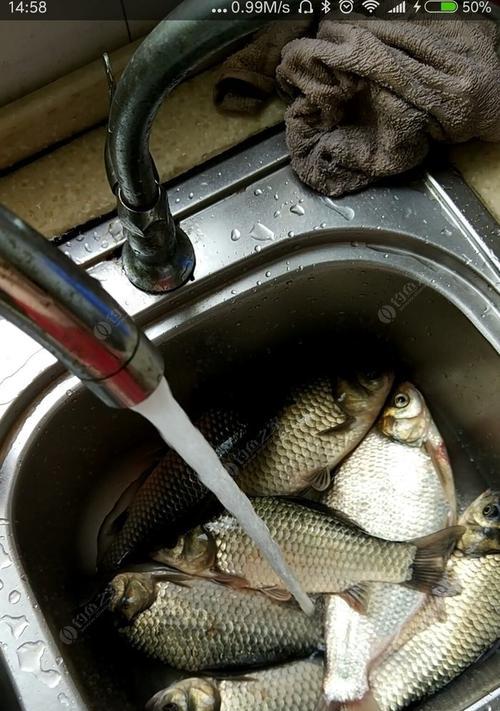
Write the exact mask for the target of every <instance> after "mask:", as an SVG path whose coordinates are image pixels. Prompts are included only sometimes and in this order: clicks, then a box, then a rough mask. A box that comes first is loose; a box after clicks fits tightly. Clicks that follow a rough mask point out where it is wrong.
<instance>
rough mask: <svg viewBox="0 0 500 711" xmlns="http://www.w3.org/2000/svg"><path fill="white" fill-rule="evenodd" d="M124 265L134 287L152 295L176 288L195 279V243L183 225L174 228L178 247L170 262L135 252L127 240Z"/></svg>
mask: <svg viewBox="0 0 500 711" xmlns="http://www.w3.org/2000/svg"><path fill="white" fill-rule="evenodd" d="M122 264H123V269H124V271H125V274H126V275H127V277H128V279H129V280H130V281H131V282H132V284H133V285H134V286H136V287H137V288H138V289H141V290H142V291H146V292H148V293H149V294H164V293H166V292H168V291H174V289H178V288H179V287H180V286H182V285H183V284H185V283H186V282H187V281H189V279H191V278H192V275H193V270H194V266H195V255H194V249H193V245H192V244H191V242H190V240H189V238H188V236H187V235H186V233H185V232H183V230H181V229H180V227H176V229H175V248H174V252H173V254H172V255H171V256H170V257H169V259H168V261H164V262H161V263H158V262H157V261H156V260H155V261H150V260H149V259H148V258H147V257H145V256H144V255H141V254H140V253H138V252H135V251H134V250H133V248H132V246H131V244H130V240H128V241H127V242H126V243H125V244H124V245H123V252H122Z"/></svg>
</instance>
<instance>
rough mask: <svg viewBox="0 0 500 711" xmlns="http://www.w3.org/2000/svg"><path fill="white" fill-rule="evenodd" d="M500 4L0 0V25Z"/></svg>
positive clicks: (349, 13)
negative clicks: (7, 21)
mask: <svg viewBox="0 0 500 711" xmlns="http://www.w3.org/2000/svg"><path fill="white" fill-rule="evenodd" d="M499 3H500V0H213V2H212V3H210V0H208V1H207V0H204V1H203V2H195V1H194V0H188V1H187V2H186V1H184V2H181V0H106V1H105V2H103V0H72V2H68V0H0V20H2V21H6V20H37V21H38V20H85V21H90V20H96V21H103V20H120V21H122V20H126V21H134V20H152V21H154V20H156V21H159V20H161V19H163V18H165V17H168V19H171V20H172V21H176V20H219V21H222V20H230V19H245V20H252V19H255V20H259V21H260V22H262V20H266V19H269V20H300V19H303V20H306V19H308V18H309V19H310V20H311V21H312V20H319V19H322V18H324V17H328V18H329V19H335V20H339V21H340V20H344V21H354V20H363V19H378V20H380V19H383V20H399V21H401V20H403V19H408V20H411V19H435V20H437V19H450V18H454V19H460V20H474V21H477V20H480V19H482V20H488V19H493V18H495V19H497V20H498V19H500V5H499Z"/></svg>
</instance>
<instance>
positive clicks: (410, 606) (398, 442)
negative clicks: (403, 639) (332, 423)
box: [322, 382, 456, 702]
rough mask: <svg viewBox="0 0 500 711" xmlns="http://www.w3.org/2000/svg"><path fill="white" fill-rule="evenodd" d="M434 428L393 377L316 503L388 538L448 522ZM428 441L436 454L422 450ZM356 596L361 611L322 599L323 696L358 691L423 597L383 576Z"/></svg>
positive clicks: (355, 695)
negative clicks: (385, 397) (388, 392)
mask: <svg viewBox="0 0 500 711" xmlns="http://www.w3.org/2000/svg"><path fill="white" fill-rule="evenodd" d="M437 432H438V431H437V427H436V425H435V424H434V422H433V420H432V417H431V414H430V412H429V410H428V408H427V405H426V403H425V400H424V398H423V396H422V394H421V393H420V392H419V391H418V389H417V388H416V387H415V386H414V385H412V384H411V383H408V382H403V383H400V384H398V386H397V387H396V388H395V389H394V392H393V394H392V396H391V398H390V399H389V401H388V403H387V405H386V407H385V408H384V409H383V411H382V413H381V415H380V417H379V419H378V421H377V422H376V424H375V425H374V427H373V428H372V429H371V430H370V432H369V433H368V435H367V436H366V437H365V439H364V440H363V441H362V442H361V444H359V446H358V447H357V448H356V449H355V450H354V452H352V454H350V455H349V457H347V459H346V460H345V461H344V462H343V463H342V464H340V466H339V467H338V469H337V470H336V472H335V477H334V482H333V485H332V487H331V489H330V490H329V491H327V492H326V493H325V494H324V495H323V497H322V500H323V503H325V504H326V505H327V506H329V507H330V508H332V509H334V510H339V511H342V512H343V513H345V514H347V515H348V516H349V517H351V518H352V519H353V520H355V521H356V522H357V523H359V524H360V525H361V526H363V527H364V528H365V530H366V531H368V532H369V533H370V534H372V535H375V536H381V537H383V538H386V539H390V540H398V539H408V538H415V537H417V536H425V535H428V534H431V533H433V532H434V531H437V530H439V529H441V528H443V527H444V526H446V525H447V524H450V523H453V522H454V521H455V518H456V511H455V506H456V503H455V494H454V483H453V478H452V477H453V475H452V473H451V465H450V464H449V461H448V458H447V455H446V448H445V445H444V442H443V440H442V438H441V437H440V436H438V435H437V434H436V433H437ZM429 442H431V444H432V447H435V448H438V449H439V453H440V455H439V458H437V457H433V456H431V455H430V454H429V452H428V448H427V447H428V444H429ZM441 462H443V465H442V466H441ZM450 492H451V495H450ZM364 597H365V600H366V609H365V610H364V614H361V613H360V612H359V611H357V610H354V609H352V607H351V608H350V607H349V606H348V605H347V603H346V602H345V601H344V600H343V599H342V598H340V597H339V596H337V595H333V596H331V597H330V598H329V599H328V601H327V602H326V618H325V637H326V660H327V661H326V671H325V683H324V691H325V696H326V699H327V700H328V701H329V702H332V701H339V702H340V701H349V700H354V699H359V698H362V697H363V695H364V694H365V693H366V692H367V691H368V669H369V665H370V663H371V661H372V660H373V659H374V658H375V657H377V656H378V655H379V654H380V653H381V652H382V651H383V649H384V647H386V646H387V645H388V644H389V643H390V642H391V639H393V638H394V637H395V636H396V635H397V633H398V630H399V629H400V628H401V626H402V625H403V624H404V623H405V621H406V620H407V619H408V618H409V617H410V615H411V614H412V613H414V612H415V611H416V610H417V609H418V607H419V606H420V605H422V604H423V603H424V601H425V593H422V592H420V591H418V590H411V589H408V588H404V587H402V586H400V585H391V584H386V583H370V584H367V585H366V586H365V588H364Z"/></svg>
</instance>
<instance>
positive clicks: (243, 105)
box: [215, 19, 313, 113]
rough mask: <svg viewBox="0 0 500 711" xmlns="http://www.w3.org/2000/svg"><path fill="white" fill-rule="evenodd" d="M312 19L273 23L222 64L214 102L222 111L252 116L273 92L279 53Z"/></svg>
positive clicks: (308, 25)
mask: <svg viewBox="0 0 500 711" xmlns="http://www.w3.org/2000/svg"><path fill="white" fill-rule="evenodd" d="M312 22H313V20H311V19H306V20H298V21H291V20H290V21H286V22H272V23H270V24H269V25H267V26H266V27H264V28H263V29H262V30H261V31H260V32H258V33H257V35H256V36H255V38H254V40H253V41H252V42H251V43H250V44H248V45H247V46H246V47H244V48H243V49H242V50H240V51H239V52H237V53H236V54H233V55H232V56H231V57H229V59H228V60H227V61H226V62H224V64H223V65H222V72H221V75H220V77H219V79H218V81H217V84H216V87H215V103H216V104H217V106H219V107H220V108H221V109H222V110H223V111H237V112H243V113H255V112H257V111H259V110H260V109H261V108H262V106H263V105H264V103H265V102H266V101H267V100H268V99H269V98H270V97H271V96H272V95H273V94H274V93H275V91H276V78H275V75H276V67H277V66H278V64H279V63H280V59H281V50H282V49H283V47H284V46H285V45H286V44H287V43H288V42H290V40H293V39H296V38H297V37H301V36H302V35H303V34H305V33H306V32H307V30H308V29H309V27H310V26H311V25H312Z"/></svg>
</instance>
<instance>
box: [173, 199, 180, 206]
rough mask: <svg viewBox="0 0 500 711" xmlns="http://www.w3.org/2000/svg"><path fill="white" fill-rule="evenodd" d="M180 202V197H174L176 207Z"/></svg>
mask: <svg viewBox="0 0 500 711" xmlns="http://www.w3.org/2000/svg"><path fill="white" fill-rule="evenodd" d="M180 201H181V199H180V197H176V198H175V200H174V202H175V204H176V205H178V204H179V203H180Z"/></svg>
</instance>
